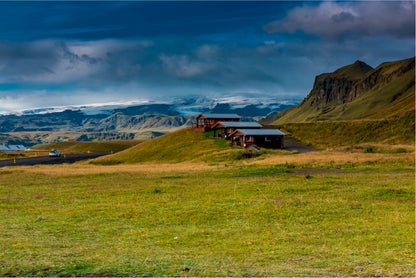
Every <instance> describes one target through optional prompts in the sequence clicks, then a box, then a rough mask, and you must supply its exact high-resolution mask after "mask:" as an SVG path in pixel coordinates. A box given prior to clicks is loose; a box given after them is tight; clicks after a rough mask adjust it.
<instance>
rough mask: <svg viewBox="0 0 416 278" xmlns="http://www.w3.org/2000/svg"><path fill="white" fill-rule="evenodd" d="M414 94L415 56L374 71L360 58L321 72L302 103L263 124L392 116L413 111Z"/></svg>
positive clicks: (385, 64)
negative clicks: (327, 71) (349, 63)
mask: <svg viewBox="0 0 416 278" xmlns="http://www.w3.org/2000/svg"><path fill="white" fill-rule="evenodd" d="M414 94H415V59H414V58H410V59H406V60H401V61H396V62H390V63H383V64H381V65H379V66H378V67H377V68H375V69H372V70H371V68H370V67H369V66H367V65H366V64H364V63H362V62H359V61H357V62H355V63H354V64H352V65H349V66H346V67H343V68H341V69H339V70H336V71H335V72H333V73H329V74H322V75H319V76H318V77H316V79H315V83H314V86H313V88H312V90H311V92H310V93H309V94H308V96H307V97H306V98H305V99H304V100H303V101H302V103H301V104H299V105H298V106H296V107H294V108H291V109H288V110H285V111H282V112H280V113H279V114H277V115H275V116H273V117H270V118H266V119H263V120H261V121H260V123H262V124H282V123H293V122H307V121H325V120H330V121H342V120H355V119H383V118H390V117H392V116H394V115H402V114H403V113H405V112H406V111H409V109H411V108H412V107H413V106H414V100H415V96H414Z"/></svg>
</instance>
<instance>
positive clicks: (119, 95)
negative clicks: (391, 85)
mask: <svg viewBox="0 0 416 278" xmlns="http://www.w3.org/2000/svg"><path fill="white" fill-rule="evenodd" d="M0 20H1V24H0V113H1V112H3V113H4V112H8V111H16V110H22V109H30V108H37V107H50V106H65V105H87V104H92V103H111V102H128V101H130V102H131V101H135V100H138V101H143V100H152V101H166V100H168V99H171V98H174V97H186V96H211V97H216V96H231V97H233V96H239V95H246V96H252V97H257V96H259V97H261V96H274V97H278V98H282V99H299V100H301V99H302V98H303V97H305V96H306V95H307V94H308V93H309V91H310V90H311V88H312V85H313V81H314V79H315V76H316V75H319V74H321V73H325V72H332V71H334V70H336V69H337V68H339V67H342V66H345V65H348V64H351V63H354V62H355V61H356V60H360V61H364V62H365V63H367V64H369V65H370V66H372V67H376V66H378V65H379V64H381V63H382V62H386V61H395V60H401V59H406V58H409V57H413V56H414V55H415V2H414V1H413V0H412V1H342V2H338V1H324V2H321V1H265V2H259V1H257V2H251V1H243V2H239V1H218V2H217V1H196V2H193V1H183V2H175V1H165V2H163V1H156V2H150V1H133V2H125V1H103V2H100V1H85V2H81V1H70V2H64V1H58V2H54V1H29V2H18V1H12V2H6V1H0Z"/></svg>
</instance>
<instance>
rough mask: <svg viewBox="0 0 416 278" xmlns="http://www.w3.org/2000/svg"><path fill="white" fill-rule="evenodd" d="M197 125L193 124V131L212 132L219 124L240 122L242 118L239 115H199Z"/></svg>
mask: <svg viewBox="0 0 416 278" xmlns="http://www.w3.org/2000/svg"><path fill="white" fill-rule="evenodd" d="M195 118H196V123H193V124H192V130H193V131H202V132H206V131H210V130H211V129H212V127H213V126H214V125H215V124H216V123H218V122H221V121H222V122H225V121H228V122H239V121H240V119H241V117H240V116H238V115H237V114H199V115H198V116H196V117H195Z"/></svg>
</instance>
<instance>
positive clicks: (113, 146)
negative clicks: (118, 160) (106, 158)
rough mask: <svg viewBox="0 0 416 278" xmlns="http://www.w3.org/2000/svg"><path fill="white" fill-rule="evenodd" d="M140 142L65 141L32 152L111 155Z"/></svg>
mask: <svg viewBox="0 0 416 278" xmlns="http://www.w3.org/2000/svg"><path fill="white" fill-rule="evenodd" d="M142 142H143V141H141V140H116V141H97V142H95V141H94V142H83V141H66V142H57V143H52V144H49V145H45V146H41V147H38V148H35V149H34V150H39V151H49V150H51V149H57V150H59V151H60V152H61V153H86V152H92V153H103V152H105V153H111V152H119V151H122V150H125V149H128V148H130V147H132V146H135V145H137V144H140V143H142Z"/></svg>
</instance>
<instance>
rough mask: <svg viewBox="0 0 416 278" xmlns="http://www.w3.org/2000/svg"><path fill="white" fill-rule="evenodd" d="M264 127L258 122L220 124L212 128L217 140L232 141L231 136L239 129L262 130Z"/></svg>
mask: <svg viewBox="0 0 416 278" xmlns="http://www.w3.org/2000/svg"><path fill="white" fill-rule="evenodd" d="M261 127H262V125H260V124H258V123H256V122H218V123H216V124H214V125H213V126H212V129H213V130H214V137H215V138H222V139H230V134H231V133H233V132H234V131H235V130H236V129H238V128H243V129H252V128H256V129H259V128H261Z"/></svg>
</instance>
